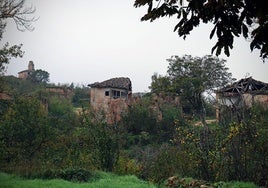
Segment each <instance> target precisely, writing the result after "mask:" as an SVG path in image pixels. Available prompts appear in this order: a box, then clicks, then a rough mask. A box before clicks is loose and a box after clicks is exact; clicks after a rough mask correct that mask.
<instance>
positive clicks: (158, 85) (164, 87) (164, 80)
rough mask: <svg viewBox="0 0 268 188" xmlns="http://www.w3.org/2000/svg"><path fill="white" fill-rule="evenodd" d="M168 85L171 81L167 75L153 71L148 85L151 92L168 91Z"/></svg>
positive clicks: (169, 85)
mask: <svg viewBox="0 0 268 188" xmlns="http://www.w3.org/2000/svg"><path fill="white" fill-rule="evenodd" d="M170 87H171V82H170V80H169V78H168V77H166V76H161V75H158V74H157V73H154V75H153V76H152V83H151V86H149V89H151V92H152V93H156V94H160V93H162V94H163V93H170V89H171V88H170Z"/></svg>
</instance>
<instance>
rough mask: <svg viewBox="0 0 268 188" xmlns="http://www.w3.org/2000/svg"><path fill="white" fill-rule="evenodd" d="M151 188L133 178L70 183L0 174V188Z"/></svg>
mask: <svg viewBox="0 0 268 188" xmlns="http://www.w3.org/2000/svg"><path fill="white" fill-rule="evenodd" d="M35 187H41V188H42V187H44V188H45V187H51V188H52V187H53V188H63V187H64V188H84V187H87V188H93V187H94V188H95V187H97V188H102V187H103V188H113V187H116V188H125V187H130V188H153V187H155V186H153V185H150V184H148V183H146V182H143V181H141V180H139V179H138V178H137V177H135V176H116V175H112V174H105V175H104V174H103V176H102V177H101V179H99V180H96V181H94V182H90V183H72V182H68V181H64V180H57V179H56V180H40V179H35V180H26V179H23V178H20V177H18V176H14V175H9V174H5V173H0V188H35Z"/></svg>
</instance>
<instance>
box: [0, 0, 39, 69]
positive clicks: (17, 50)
mask: <svg viewBox="0 0 268 188" xmlns="http://www.w3.org/2000/svg"><path fill="white" fill-rule="evenodd" d="M24 2H25V0H2V1H0V41H1V39H2V37H3V33H4V31H5V27H6V21H7V19H13V20H14V22H15V24H16V26H17V29H18V30H20V31H23V30H26V29H27V30H30V31H31V30H33V27H32V25H31V23H32V22H33V21H35V18H29V15H31V14H32V13H34V11H35V10H34V9H33V8H32V7H29V8H23V5H24ZM21 46H22V44H20V45H13V46H10V45H9V43H6V44H4V46H3V47H2V48H1V49H0V73H3V72H4V71H5V64H8V63H9V61H10V59H11V58H12V57H22V56H23V51H21Z"/></svg>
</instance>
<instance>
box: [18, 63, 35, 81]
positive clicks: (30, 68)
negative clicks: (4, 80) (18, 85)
mask: <svg viewBox="0 0 268 188" xmlns="http://www.w3.org/2000/svg"><path fill="white" fill-rule="evenodd" d="M34 71H35V69H34V63H33V61H29V64H28V69H26V70H23V71H20V72H18V77H19V78H20V79H27V78H28V76H29V75H30V74H32V73H33V72H34Z"/></svg>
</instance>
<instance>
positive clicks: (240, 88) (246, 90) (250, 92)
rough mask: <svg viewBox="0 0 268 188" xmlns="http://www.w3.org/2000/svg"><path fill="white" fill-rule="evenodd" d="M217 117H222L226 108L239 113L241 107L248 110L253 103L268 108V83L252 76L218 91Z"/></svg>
mask: <svg viewBox="0 0 268 188" xmlns="http://www.w3.org/2000/svg"><path fill="white" fill-rule="evenodd" d="M216 100H217V103H218V105H217V108H216V118H217V120H220V119H221V116H222V115H223V113H226V111H225V112H224V110H223V109H224V108H225V109H226V108H228V109H229V111H230V112H231V113H232V112H233V113H237V112H238V111H239V110H240V111H241V109H243V110H247V109H250V108H251V107H252V105H253V104H259V105H261V106H262V107H263V108H265V109H268V84H267V83H264V82H261V81H257V80H255V79H253V78H252V77H248V78H245V79H241V80H239V81H237V82H234V83H233V84H231V85H228V86H226V87H224V88H222V89H220V90H217V91H216Z"/></svg>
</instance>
